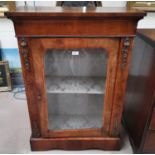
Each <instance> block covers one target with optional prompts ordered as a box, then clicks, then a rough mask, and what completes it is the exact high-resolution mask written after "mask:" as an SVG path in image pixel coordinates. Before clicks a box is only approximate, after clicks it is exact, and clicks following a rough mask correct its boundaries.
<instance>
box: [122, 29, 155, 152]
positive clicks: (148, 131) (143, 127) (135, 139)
mask: <svg viewBox="0 0 155 155" xmlns="http://www.w3.org/2000/svg"><path fill="white" fill-rule="evenodd" d="M133 55H134V56H133V57H132V59H131V67H130V71H129V78H128V85H127V91H126V92H127V93H126V97H125V108H124V114H123V115H124V117H123V118H124V119H123V120H124V124H125V127H126V129H127V131H128V133H129V136H130V140H131V142H132V145H133V148H134V151H135V152H136V153H155V149H154V145H155V136H154V129H155V114H154V103H155V69H154V66H155V30H153V29H152V30H151V29H148V30H143V29H139V30H138V33H137V36H136V39H135V44H134V48H133Z"/></svg>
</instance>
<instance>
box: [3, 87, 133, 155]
mask: <svg viewBox="0 0 155 155" xmlns="http://www.w3.org/2000/svg"><path fill="white" fill-rule="evenodd" d="M19 92H20V93H19ZM30 135H31V131H30V124H29V116H28V109H27V104H26V97H25V93H24V91H23V89H22V88H18V89H14V90H13V91H12V92H0V137H1V140H0V153H56V154H57V153H64V154H70V153H71V154H72V153H75V154H76V153H77V154H78V153H86V154H88V153H89V154H92V153H98V154H103V153H106V154H109V153H121V154H128V153H133V151H132V148H131V145H130V143H129V139H128V137H127V135H126V134H125V133H124V135H123V137H124V138H123V146H122V149H121V150H120V151H102V150H86V151H60V150H53V151H44V152H31V150H30V144H29V138H30Z"/></svg>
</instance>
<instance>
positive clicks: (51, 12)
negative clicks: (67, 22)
mask: <svg viewBox="0 0 155 155" xmlns="http://www.w3.org/2000/svg"><path fill="white" fill-rule="evenodd" d="M5 15H6V16H7V17H10V18H11V17H12V18H13V17H14V18H16V17H65V16H67V17H136V18H142V17H143V16H145V13H144V12H142V11H138V10H131V9H127V8H125V7H89V8H86V7H17V9H16V11H12V12H11V11H10V12H6V13H5Z"/></svg>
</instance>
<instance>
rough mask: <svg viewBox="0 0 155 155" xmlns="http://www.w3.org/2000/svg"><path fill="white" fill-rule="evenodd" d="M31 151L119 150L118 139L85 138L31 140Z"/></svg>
mask: <svg viewBox="0 0 155 155" xmlns="http://www.w3.org/2000/svg"><path fill="white" fill-rule="evenodd" d="M30 142H31V149H32V151H46V150H52V149H62V150H87V149H102V150H119V149H120V138H119V137H116V138H114V137H113V138H112V137H111V138H110V137H87V138H84V137H82V138H31V139H30Z"/></svg>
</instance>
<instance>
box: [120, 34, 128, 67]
mask: <svg viewBox="0 0 155 155" xmlns="http://www.w3.org/2000/svg"><path fill="white" fill-rule="evenodd" d="M129 46H130V39H129V38H128V37H126V38H125V39H124V41H123V47H122V52H121V68H122V69H124V68H125V67H126V65H127V60H128V52H129Z"/></svg>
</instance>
